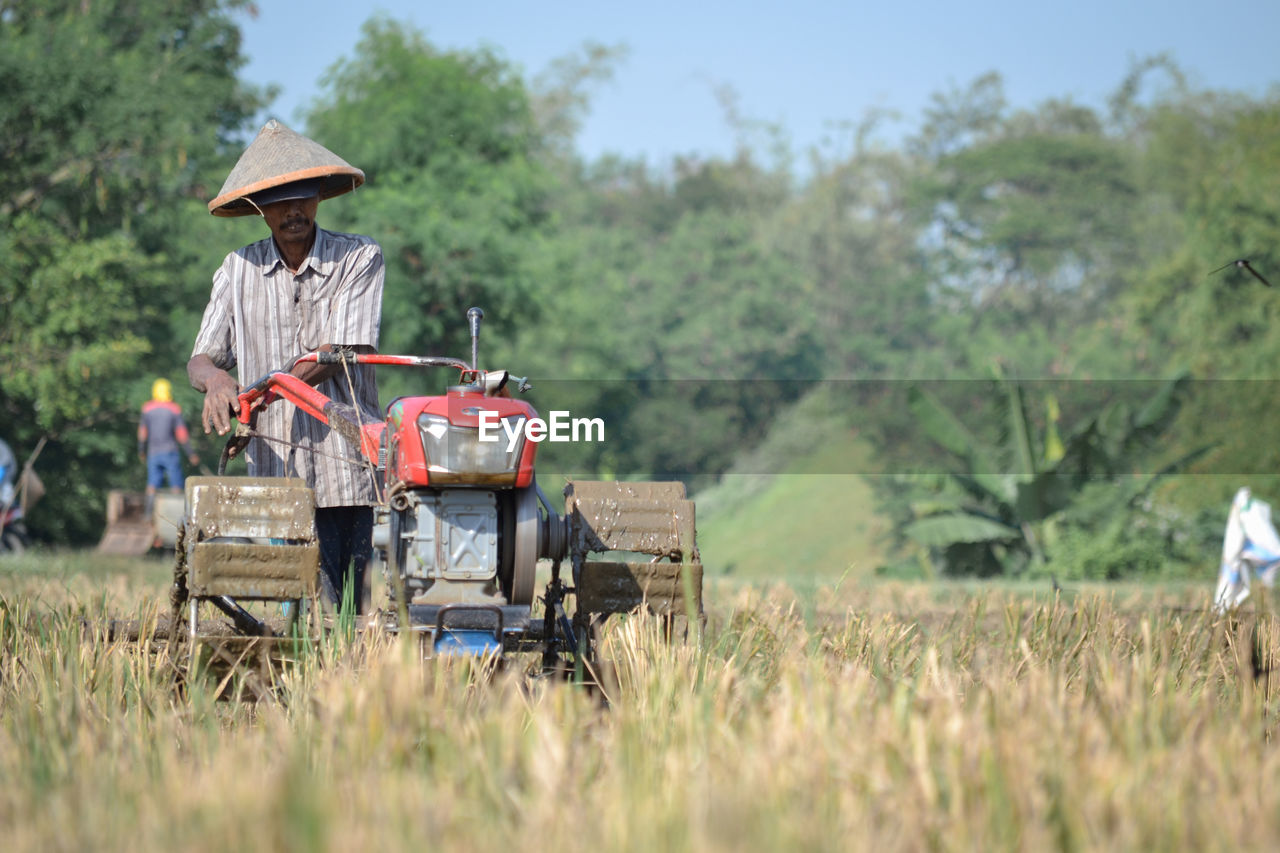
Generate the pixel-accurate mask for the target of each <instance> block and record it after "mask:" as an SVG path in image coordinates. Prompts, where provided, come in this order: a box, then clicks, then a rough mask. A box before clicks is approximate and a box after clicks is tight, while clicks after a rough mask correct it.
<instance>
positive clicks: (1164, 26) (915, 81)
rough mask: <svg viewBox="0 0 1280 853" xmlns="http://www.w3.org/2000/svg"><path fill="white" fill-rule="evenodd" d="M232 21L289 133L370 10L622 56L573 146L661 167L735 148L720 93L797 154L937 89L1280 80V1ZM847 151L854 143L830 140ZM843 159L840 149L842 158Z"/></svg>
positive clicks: (503, 12)
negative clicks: (845, 126) (1163, 75)
mask: <svg viewBox="0 0 1280 853" xmlns="http://www.w3.org/2000/svg"><path fill="white" fill-rule="evenodd" d="M256 6H257V15H256V16H253V15H249V14H240V15H239V16H238V17H239V19H240V21H241V23H242V26H243V31H244V36H245V42H244V50H245V53H246V55H247V56H248V57H249V64H248V65H247V66H246V67H245V68H244V69H243V71H242V74H243V75H244V76H245V78H246V79H248V80H249V81H251V82H254V83H261V84H266V83H275V84H277V85H279V86H280V87H281V89H282V91H281V95H280V97H279V98H278V100H277V101H276V102H275V105H274V107H273V109H272V110H271V113H272V114H274V115H278V116H279V117H280V118H282V119H284V120H285V121H286V122H293V123H295V124H298V125H300V124H301V121H300V120H299V117H298V109H299V107H300V106H302V105H304V104H306V103H307V102H308V101H309V100H310V99H312V98H314V97H316V96H317V95H318V93H319V80H320V77H321V75H322V74H323V72H324V70H325V69H326V68H328V67H329V65H330V64H332V63H333V62H334V61H335V60H336V59H338V58H340V57H343V56H349V55H350V54H351V52H352V49H353V47H354V45H355V43H356V41H357V39H358V38H359V30H360V25H361V24H362V23H363V22H364V21H365V20H366V19H367V18H369V17H370V16H371V15H373V14H374V13H376V12H382V13H385V14H386V15H388V16H390V17H391V18H392V19H394V20H398V21H404V22H406V23H410V24H412V25H413V26H414V27H416V28H417V29H418V30H420V31H422V32H423V33H424V34H425V35H426V37H427V39H428V40H429V41H430V42H431V43H433V44H435V45H437V46H438V47H442V48H476V47H479V46H482V45H483V46H488V47H490V48H493V49H495V50H497V51H498V52H499V53H500V54H501V55H502V56H504V57H505V58H506V59H507V60H509V61H510V62H512V63H513V64H514V65H515V66H517V67H518V68H520V69H521V70H523V71H524V72H525V74H526V75H532V74H536V73H537V72H538V71H540V70H542V69H543V68H545V67H546V66H547V64H548V63H549V62H550V61H551V60H553V59H555V58H556V57H559V56H563V55H565V54H568V53H571V52H573V51H574V50H575V49H577V48H578V47H580V46H581V45H582V44H583V43H584V42H585V41H588V40H592V41H596V42H600V43H604V44H608V45H617V44H621V45H625V46H626V47H627V49H628V56H627V58H626V59H625V60H624V61H623V62H622V63H621V64H620V65H619V66H618V68H617V72H616V75H615V77H614V79H613V80H612V81H611V82H608V83H605V84H603V85H599V86H597V87H596V88H594V89H593V90H592V109H591V113H590V115H589V116H588V117H587V119H586V122H585V124H584V127H583V129H582V132H581V133H580V135H579V137H578V149H579V151H580V152H581V153H582V154H584V155H585V156H587V157H591V158H594V157H596V156H598V155H600V154H602V153H605V152H614V153H619V154H623V155H626V156H629V157H636V156H644V157H647V158H648V159H649V160H650V161H652V162H665V161H666V160H668V159H669V158H670V157H671V156H672V155H675V154H692V153H701V154H720V155H724V154H729V153H732V151H733V149H734V137H733V134H732V132H731V131H730V129H729V128H728V126H727V124H726V122H725V121H724V117H723V113H722V111H721V109H720V107H719V105H718V102H717V100H716V97H715V94H714V93H715V90H716V88H717V87H720V86H725V85H728V86H730V87H732V88H733V89H734V90H735V91H736V92H737V93H738V96H739V99H740V100H739V103H740V109H741V112H742V113H743V115H745V116H746V117H748V118H752V119H758V120H761V121H767V122H773V123H777V124H779V125H781V126H782V127H784V128H785V129H786V131H787V133H788V135H789V137H790V138H791V140H792V144H793V148H794V149H795V150H796V151H797V152H802V151H803V150H805V149H806V148H807V147H809V146H813V145H822V144H825V143H824V140H829V139H832V138H833V137H832V133H833V131H834V132H835V133H836V134H837V136H836V137H835V140H836V144H837V145H840V143H841V141H842V140H844V139H846V138H847V137H842V136H839V135H838V134H839V131H838V128H839V126H840V125H841V123H847V122H850V121H856V120H858V119H860V118H862V117H863V116H864V115H866V114H867V112H868V111H869V110H873V109H887V110H893V111H896V112H898V113H900V114H901V115H902V116H903V120H902V121H901V122H900V123H898V124H896V125H895V124H887V125H884V126H883V127H884V134H885V135H886V136H888V137H892V136H896V135H901V134H902V133H904V132H908V131H910V130H911V129H912V128H913V127H914V124H915V123H916V122H917V121H918V120H919V118H920V115H921V112H922V110H923V108H924V107H925V106H926V105H927V103H928V100H929V96H930V94H932V93H934V92H938V91H944V90H947V89H949V88H952V87H953V86H965V85H967V84H968V83H970V82H971V81H972V80H973V79H974V78H976V77H977V76H978V75H980V74H983V73H985V72H987V71H992V70H994V71H998V72H1000V73H1001V74H1002V75H1003V76H1004V81H1005V92H1006V94H1007V96H1008V97H1009V100H1010V101H1011V103H1013V104H1014V105H1016V106H1029V105H1031V104H1034V103H1036V102H1038V101H1040V100H1042V99H1044V98H1048V97H1070V98H1072V99H1074V100H1076V101H1078V102H1081V103H1084V104H1088V105H1092V106H1101V105H1102V104H1103V103H1104V102H1105V98H1106V96H1107V95H1108V94H1110V93H1111V92H1112V91H1113V90H1114V89H1115V88H1116V86H1117V85H1118V84H1119V83H1120V81H1121V80H1122V79H1123V77H1124V75H1125V73H1126V72H1127V71H1128V69H1129V68H1130V66H1131V64H1132V62H1133V60H1136V59H1140V58H1143V57H1146V56H1150V55H1152V54H1155V53H1160V52H1168V53H1169V54H1170V55H1172V57H1173V58H1174V59H1175V61H1177V62H1178V64H1179V65H1180V66H1181V67H1182V69H1183V71H1184V72H1186V73H1187V74H1188V76H1189V77H1190V79H1191V82H1192V83H1193V84H1195V85H1197V86H1201V87H1208V88H1215V89H1232V90H1237V91H1242V92H1245V93H1247V94H1250V95H1255V96H1257V95H1262V94H1264V93H1266V92H1267V91H1268V90H1269V89H1270V88H1271V87H1272V86H1273V85H1276V84H1277V83H1280V53H1277V48H1278V47H1280V0H1076V2H1066V3H1062V2H1057V3H1049V2H1034V0H1031V2H1028V0H970V2H942V0H926V2H916V1H915V0H899V2H892V1H891V0H890V2H885V0H880V1H879V2H865V0H856V2H855V1H854V0H850V2H835V0H788V2H776V0H757V2H750V0H733V2H726V0H684V2H672V1H671V0H647V2H642V3H636V2H631V3H620V2H609V0H590V2H588V1H587V0H541V2H536V3H535V2H531V0H524V2H519V0H447V1H446V2H441V0H416V2H415V0H378V2H373V3H361V2H358V0H309V2H305V3H299V2H296V0H294V1H293V2H284V0H257V2H256ZM840 147H841V148H847V145H841V146H840ZM837 150H839V149H837Z"/></svg>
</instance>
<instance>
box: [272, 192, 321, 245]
mask: <svg viewBox="0 0 1280 853" xmlns="http://www.w3.org/2000/svg"><path fill="white" fill-rule="evenodd" d="M319 206H320V197H319V196H314V195H313V196H312V197H311V198H301V199H290V200H289V201H278V202H276V203H275V204H268V205H266V206H265V207H263V208H262V218H263V219H265V220H266V221H267V227H268V228H270V229H271V236H272V237H274V238H275V239H276V245H278V246H279V247H280V248H281V249H285V248H290V247H296V248H303V249H307V248H310V247H311V238H312V236H313V235H314V234H315V228H316V209H317V208H318V207H319Z"/></svg>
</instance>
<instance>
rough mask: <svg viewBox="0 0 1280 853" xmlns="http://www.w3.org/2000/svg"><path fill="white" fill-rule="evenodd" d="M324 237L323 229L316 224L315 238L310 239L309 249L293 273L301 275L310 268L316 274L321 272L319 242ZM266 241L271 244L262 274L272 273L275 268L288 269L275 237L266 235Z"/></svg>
mask: <svg viewBox="0 0 1280 853" xmlns="http://www.w3.org/2000/svg"><path fill="white" fill-rule="evenodd" d="M324 239H325V230H324V229H323V228H321V227H320V226H319V225H317V226H316V238H315V239H314V240H312V241H311V250H310V251H309V252H307V256H306V257H305V258H303V259H302V263H301V264H299V266H298V271H297V272H296V273H293V275H302V274H303V273H304V272H306V271H307V268H308V267H309V268H311V269H312V270H314V271H315V272H316V273H317V274H319V273H321V272H322V270H321V268H320V248H321V246H320V244H321V243H322V242H323V241H324ZM267 242H268V243H269V244H270V245H271V254H270V256H269V257H268V258H267V268H266V269H265V270H263V271H262V272H263V275H274V274H275V271H276V270H277V269H283V270H288V269H289V265H288V264H286V263H285V261H284V256H283V255H281V254H280V247H279V246H277V245H276V241H275V238H273V237H268V238H267Z"/></svg>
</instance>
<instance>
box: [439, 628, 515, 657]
mask: <svg viewBox="0 0 1280 853" xmlns="http://www.w3.org/2000/svg"><path fill="white" fill-rule="evenodd" d="M434 652H435V654H437V655H440V656H446V655H476V656H478V657H484V656H486V655H501V654H502V643H501V642H500V641H499V640H498V638H497V637H496V636H495V635H494V632H493V631H488V630H484V629H477V628H444V629H442V630H440V631H438V632H437V633H436V639H435V643H434Z"/></svg>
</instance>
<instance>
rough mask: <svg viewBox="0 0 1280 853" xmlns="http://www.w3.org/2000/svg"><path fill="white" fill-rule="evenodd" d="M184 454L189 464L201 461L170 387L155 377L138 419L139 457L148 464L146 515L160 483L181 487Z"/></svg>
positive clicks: (164, 380) (171, 487) (173, 487)
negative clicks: (149, 394)
mask: <svg viewBox="0 0 1280 853" xmlns="http://www.w3.org/2000/svg"><path fill="white" fill-rule="evenodd" d="M179 450H181V453H179ZM183 455H185V456H186V457H187V461H188V462H190V463H191V464H192V465H199V464H200V457H198V456H196V454H195V453H194V452H192V450H191V436H190V434H189V433H188V432H187V422H186V421H185V420H183V418H182V409H180V408H178V404H177V403H175V402H173V386H171V385H170V384H169V380H168V379H157V380H156V381H155V382H152V383H151V399H150V400H148V401H147V402H145V403H143V404H142V414H141V415H140V416H139V418H138V458H139V459H140V460H142V461H143V462H144V463H146V466H147V517H148V518H150V517H151V509H152V506H153V505H154V504H155V499H156V490H157V489H159V488H160V486H162V485H163V484H164V483H165V482H168V484H169V488H170V489H171V490H173V491H175V492H176V491H180V490H181V489H182V484H183V477H182V456H183Z"/></svg>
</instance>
